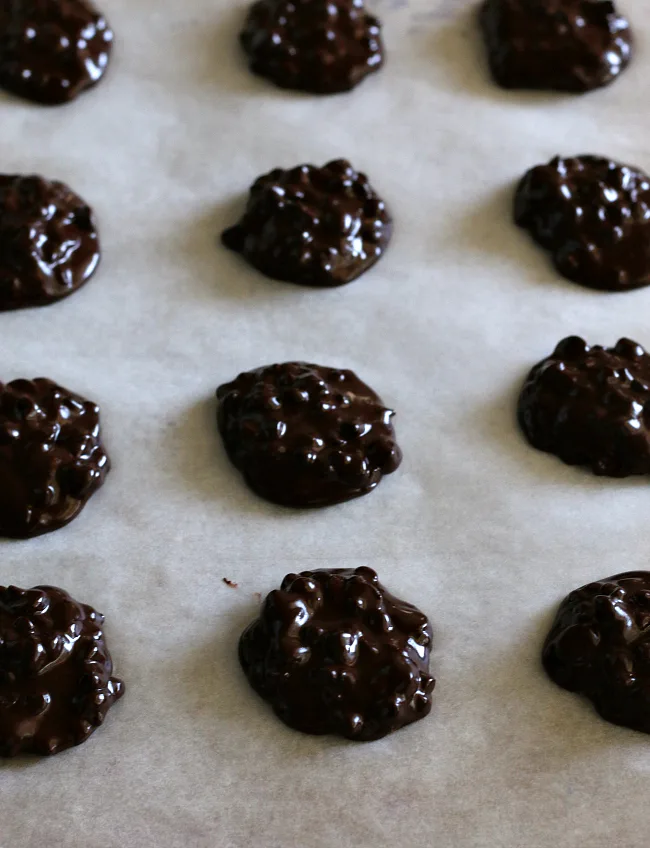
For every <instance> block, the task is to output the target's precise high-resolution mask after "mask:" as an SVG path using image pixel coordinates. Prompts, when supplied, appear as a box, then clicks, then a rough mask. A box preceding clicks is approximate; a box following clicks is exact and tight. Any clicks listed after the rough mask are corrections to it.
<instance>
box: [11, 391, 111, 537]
mask: <svg viewBox="0 0 650 848" xmlns="http://www.w3.org/2000/svg"><path fill="white" fill-rule="evenodd" d="M109 467H110V465H109V459H108V456H107V455H106V453H105V451H104V448H103V446H102V443H101V439H100V427H99V408H98V407H97V406H96V405H95V404H94V403H92V402H91V401H87V400H85V399H84V398H82V397H80V396H79V395H76V394H73V393H72V392H69V391H68V390H67V389H63V388H61V386H57V385H56V383H53V382H52V381H51V380H46V379H43V378H39V379H36V380H31V381H30V380H14V381H13V382H11V383H6V384H4V383H0V535H2V536H8V537H11V538H17V539H25V538H28V537H30V536H38V535H40V534H42V533H48V532H50V531H51V530H56V529H58V528H59V527H63V525H64V524H67V523H68V522H69V521H72V519H73V518H75V517H76V516H77V515H78V514H79V513H80V512H81V510H82V509H83V507H84V505H85V504H86V502H87V501H88V499H89V498H90V497H91V495H92V494H94V492H95V491H97V489H98V488H99V487H100V486H101V485H102V483H103V482H104V478H105V477H106V474H107V472H108V470H109Z"/></svg>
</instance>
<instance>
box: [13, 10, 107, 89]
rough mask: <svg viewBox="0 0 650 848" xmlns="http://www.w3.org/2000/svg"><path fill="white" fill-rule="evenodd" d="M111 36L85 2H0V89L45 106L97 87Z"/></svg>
mask: <svg viewBox="0 0 650 848" xmlns="http://www.w3.org/2000/svg"><path fill="white" fill-rule="evenodd" d="M112 43H113V33H112V31H111V29H110V27H109V26H108V23H107V22H106V19H105V18H104V16H103V15H100V14H99V13H98V12H97V11H96V10H95V8H94V7H93V6H92V5H91V3H89V2H87V0H2V3H1V4H0V86H1V87H2V88H5V89H6V90H7V91H11V92H12V93H14V94H17V95H19V96H20V97H25V98H27V99H28V100H33V101H35V102H36V103H43V104H49V105H55V104H61V103H66V102H68V101H69V100H73V99H74V98H75V97H76V96H77V95H78V94H80V93H81V92H82V91H84V90H85V89H87V88H90V86H93V85H95V83H97V82H99V80H100V79H101V77H102V76H103V74H104V72H105V70H106V68H107V66H108V59H109V56H110V52H111V46H112Z"/></svg>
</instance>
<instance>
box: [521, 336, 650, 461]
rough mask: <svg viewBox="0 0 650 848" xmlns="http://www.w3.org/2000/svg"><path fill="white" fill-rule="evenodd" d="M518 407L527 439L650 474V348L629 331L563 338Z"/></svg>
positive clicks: (572, 456) (570, 457)
mask: <svg viewBox="0 0 650 848" xmlns="http://www.w3.org/2000/svg"><path fill="white" fill-rule="evenodd" d="M518 412H519V422H520V424H521V427H522V429H523V431H524V433H525V434H526V437H527V439H528V441H529V442H530V443H531V444H532V445H533V446H534V447H536V448H538V449H539V450H543V451H548V452H549V453H554V454H556V456H559V457H560V459H561V460H563V461H564V462H566V463H568V464H569V465H585V466H587V467H589V468H590V469H591V470H592V471H593V472H594V474H603V475H607V476H608V477H627V476H628V475H630V474H650V432H649V430H648V423H649V422H650V356H649V355H648V354H647V353H646V352H645V350H644V349H643V348H642V347H641V345H639V344H637V343H636V342H633V341H630V339H620V340H619V341H618V342H617V344H616V347H613V348H603V347H600V345H594V346H593V347H590V346H589V345H588V344H587V343H586V342H585V341H584V340H583V339H580V338H578V337H577V336H570V337H569V338H566V339H563V340H562V341H561V342H560V343H559V344H558V346H557V347H556V348H555V350H554V352H553V353H552V354H551V356H549V357H548V358H547V359H543V360H542V361H541V362H540V363H538V364H537V365H536V366H535V367H534V368H533V369H532V371H531V372H530V374H529V375H528V378H527V379H526V382H525V384H524V387H523V389H522V392H521V395H520V397H519V409H518Z"/></svg>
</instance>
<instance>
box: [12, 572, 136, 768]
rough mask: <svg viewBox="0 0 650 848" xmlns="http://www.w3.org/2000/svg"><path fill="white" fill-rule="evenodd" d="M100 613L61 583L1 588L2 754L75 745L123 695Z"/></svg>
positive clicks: (48, 751) (50, 750)
mask: <svg viewBox="0 0 650 848" xmlns="http://www.w3.org/2000/svg"><path fill="white" fill-rule="evenodd" d="M103 622H104V616H103V615H101V614H100V613H98V612H95V610H94V609H92V607H89V606H86V605H85V604H80V603H77V601H75V600H73V599H72V598H71V597H70V595H68V593H67V592H64V591H63V589H56V588H55V587H54V586H36V587H35V588H34V589H18V588H16V587H15V586H9V587H6V588H5V587H4V586H1V587H0V756H2V757H14V756H16V755H17V754H41V755H45V754H58V753H59V752H60V751H63V750H65V749H66V748H70V747H72V746H73V745H80V744H81V743H82V742H85V741H86V739H88V737H89V736H90V734H91V733H93V732H94V731H95V730H96V729H97V728H98V727H99V725H100V724H102V722H103V721H104V719H105V718H106V713H107V712H108V710H109V708H110V707H111V706H112V705H113V704H114V703H115V701H117V700H118V698H120V697H121V696H122V695H123V694H124V685H123V683H122V681H121V680H118V679H117V678H116V677H113V676H112V675H113V663H112V661H111V656H110V654H109V653H108V649H107V647H106V643H105V641H104V633H103V631H102V624H103Z"/></svg>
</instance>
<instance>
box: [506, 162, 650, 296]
mask: <svg viewBox="0 0 650 848" xmlns="http://www.w3.org/2000/svg"><path fill="white" fill-rule="evenodd" d="M514 216H515V222H516V223H517V224H518V225H519V226H520V227H523V228H524V229H526V230H528V231H529V232H530V234H531V235H532V237H533V238H534V239H535V241H536V242H537V243H538V244H540V245H541V246H542V247H544V248H545V249H546V250H548V251H549V252H550V254H551V256H552V258H553V262H554V263H555V267H556V268H557V270H558V271H559V272H560V274H562V275H563V276H564V277H567V278H568V279H569V280H573V281H574V282H576V283H581V284H582V285H584V286H589V288H593V289H604V290H607V291H627V290H628V289H636V288H640V287H641V286H647V285H648V284H650V177H648V176H647V175H646V174H644V173H643V171H639V170H638V169H637V168H632V167H630V166H629V165H620V164H618V163H617V162H612V161H610V160H609V159H603V158H601V157H598V156H576V157H574V158H570V159H561V158H560V157H556V158H555V159H552V160H551V161H550V162H549V164H548V165H538V166H537V167H536V168H532V169H531V170H530V171H528V172H527V173H526V175H525V176H524V178H523V179H522V181H521V182H520V184H519V187H518V188H517V193H516V196H515V207H514Z"/></svg>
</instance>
